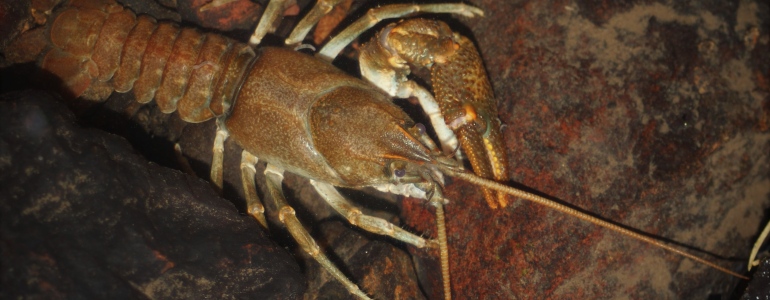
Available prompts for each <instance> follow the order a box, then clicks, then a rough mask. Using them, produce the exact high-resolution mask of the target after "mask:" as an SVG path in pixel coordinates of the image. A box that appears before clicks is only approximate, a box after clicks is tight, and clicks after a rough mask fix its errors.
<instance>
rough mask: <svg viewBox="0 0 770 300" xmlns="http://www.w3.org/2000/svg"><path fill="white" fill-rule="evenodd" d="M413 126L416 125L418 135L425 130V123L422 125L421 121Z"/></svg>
mask: <svg viewBox="0 0 770 300" xmlns="http://www.w3.org/2000/svg"><path fill="white" fill-rule="evenodd" d="M414 127H417V132H418V133H419V134H420V135H423V134H425V131H427V129H425V125H422V123H417V124H415V125H414Z"/></svg>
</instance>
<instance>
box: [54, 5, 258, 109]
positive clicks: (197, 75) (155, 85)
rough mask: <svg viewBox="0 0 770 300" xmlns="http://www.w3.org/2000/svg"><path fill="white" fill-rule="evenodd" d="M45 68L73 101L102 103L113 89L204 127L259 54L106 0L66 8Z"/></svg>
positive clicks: (224, 105)
mask: <svg viewBox="0 0 770 300" xmlns="http://www.w3.org/2000/svg"><path fill="white" fill-rule="evenodd" d="M49 36H50V41H51V44H52V49H51V50H49V51H48V53H46V55H45V56H44V58H43V60H42V67H43V69H46V70H49V71H50V72H52V73H53V74H55V75H57V76H58V77H59V78H61V79H62V80H63V84H64V86H65V89H66V91H67V92H68V93H69V94H70V96H73V97H83V98H86V99H90V100H104V99H106V98H107V97H108V96H109V95H110V94H111V93H112V91H113V90H114V91H118V92H127V91H129V90H132V89H133V91H134V94H135V96H136V99H137V101H139V102H142V103H146V102H149V101H151V100H152V99H155V100H156V102H157V104H158V106H159V107H160V109H161V111H163V112H164V113H171V112H174V111H175V110H178V111H179V115H180V117H181V118H182V119H183V120H185V121H187V122H192V123H196V122H202V121H206V120H208V119H211V118H213V117H215V116H219V115H222V114H223V113H225V112H226V111H227V110H228V109H229V105H230V101H231V100H230V99H233V98H234V97H233V96H234V95H235V93H236V92H237V88H238V85H239V84H240V83H241V78H242V76H243V74H244V71H245V69H246V68H248V66H249V64H250V63H251V61H253V59H254V57H255V54H254V52H253V51H252V50H251V48H250V47H249V46H248V45H245V44H241V43H237V42H234V41H232V40H231V39H228V38H225V37H222V36H219V35H216V34H211V33H200V32H198V31H197V30H195V29H189V28H185V29H180V28H179V27H177V26H176V25H175V24H173V23H167V22H157V21H156V20H155V19H153V18H151V17H147V16H136V15H135V14H134V13H133V12H131V11H129V10H127V9H124V8H123V7H122V6H120V5H118V4H116V3H114V2H110V1H104V2H101V3H99V4H98V5H97V4H80V5H79V6H78V5H77V4H75V6H71V7H68V8H66V9H64V10H63V11H61V12H60V13H59V14H58V16H57V17H56V18H55V19H54V21H53V22H52V25H51V27H50V35H49Z"/></svg>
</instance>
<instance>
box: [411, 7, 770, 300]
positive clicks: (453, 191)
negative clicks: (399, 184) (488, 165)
mask: <svg viewBox="0 0 770 300" xmlns="http://www.w3.org/2000/svg"><path fill="white" fill-rule="evenodd" d="M473 4H475V5H478V6H479V7H480V8H482V9H483V10H484V11H485V12H486V16H485V17H484V18H482V19H478V20H470V21H468V22H467V23H466V24H468V27H469V29H470V31H471V32H472V33H473V34H474V37H475V39H476V41H477V44H478V46H479V49H480V51H481V54H482V57H483V59H484V61H485V64H486V66H487V71H488V73H489V75H490V78H491V80H492V82H493V85H494V89H495V93H496V96H497V99H498V101H499V103H498V107H499V109H500V115H499V117H500V119H501V120H502V122H503V124H505V125H506V126H505V127H504V129H503V131H504V136H505V138H506V145H507V151H508V157H509V162H510V167H511V173H510V175H511V178H512V181H513V182H515V183H516V184H517V185H520V186H525V187H527V188H530V189H532V190H534V191H539V192H540V193H542V194H544V195H548V196H551V197H553V198H556V199H561V200H563V202H565V203H569V204H572V205H574V206H576V207H579V208H582V209H585V210H587V211H591V212H595V213H596V214H598V215H600V216H603V217H605V218H607V219H610V220H615V221H618V222H620V223H623V224H627V225H629V226H631V227H633V228H637V229H639V230H642V231H645V232H649V233H652V234H655V235H658V236H661V237H663V238H667V239H670V240H674V241H677V242H681V243H684V244H686V245H690V246H692V247H696V248H699V249H703V250H707V251H711V252H713V253H716V254H720V255H723V256H726V257H735V258H737V260H736V261H733V262H731V261H725V260H719V259H716V258H710V260H713V261H717V262H718V263H720V264H721V265H724V266H728V267H732V268H733V270H735V271H738V272H744V270H745V268H746V266H745V265H746V262H745V260H746V259H745V258H747V257H748V253H749V252H750V250H751V245H752V243H753V240H754V238H756V235H758V232H759V231H760V230H761V228H762V226H764V223H763V222H765V221H766V220H767V215H766V211H767V209H768V207H769V206H770V177H769V176H770V161H769V160H768V159H769V157H768V155H770V98H769V97H770V96H769V95H770V84H768V78H770V7H768V4H767V2H766V1H731V2H718V3H717V2H703V1H685V2H681V1H677V2H671V3H661V2H650V1H620V2H615V1H475V2H473ZM446 195H447V196H448V197H449V198H450V199H452V200H454V201H453V202H452V203H451V204H450V205H449V206H448V207H447V219H448V223H447V227H448V235H449V248H450V252H451V254H450V256H451V259H450V262H451V267H450V269H451V273H452V276H453V278H452V287H453V291H454V296H455V297H456V298H459V299H469V298H470V299H513V298H518V299H609V298H629V299H706V298H709V297H717V296H728V295H729V294H730V293H731V289H732V286H733V285H734V284H735V280H734V279H733V278H731V277H730V276H728V275H725V274H721V273H719V272H718V271H715V270H712V269H709V268H707V267H704V266H700V265H696V264H694V263H693V262H692V261H689V260H687V259H683V258H680V257H678V256H676V255H673V254H670V253H666V252H665V251H663V250H659V249H656V248H654V247H652V246H649V245H644V244H642V243H640V242H637V241H634V240H630V239H628V238H625V237H622V236H619V235H618V234H615V233H611V232H609V231H608V230H604V229H600V228H598V227H596V226H593V225H588V224H586V223H584V222H582V221H580V220H576V219H574V218H571V217H569V216H565V215H563V214H561V213H558V212H554V211H551V210H549V209H547V208H544V207H538V206H536V205H534V204H530V203H525V202H522V201H516V202H513V203H512V205H510V206H509V207H507V208H506V209H498V210H490V209H489V208H488V207H487V206H486V204H485V202H484V200H483V199H482V197H481V193H480V192H479V191H478V189H476V188H474V187H472V186H470V185H468V184H465V183H463V182H458V181H455V182H454V183H452V184H450V185H449V189H448V191H447V192H446ZM404 206H405V209H404V210H403V211H404V215H405V216H406V218H407V219H408V220H409V221H408V224H410V225H412V226H414V227H416V228H417V231H418V232H419V231H421V230H429V229H430V228H432V226H431V225H430V224H432V221H431V218H430V216H431V215H430V214H427V213H425V212H424V210H423V209H422V206H421V204H420V203H415V202H412V201H405V202H404ZM420 224H428V225H424V226H426V227H419V226H421V225H420Z"/></svg>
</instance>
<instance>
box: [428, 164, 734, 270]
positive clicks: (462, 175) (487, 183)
mask: <svg viewBox="0 0 770 300" xmlns="http://www.w3.org/2000/svg"><path fill="white" fill-rule="evenodd" d="M438 168H439V170H441V171H442V172H443V173H444V174H446V175H449V176H452V177H455V178H459V179H462V180H464V181H467V182H470V183H472V184H475V185H478V186H481V187H485V188H489V189H493V190H496V191H498V192H501V193H505V194H508V195H511V196H514V197H518V198H521V199H524V200H528V201H532V202H536V203H538V204H540V205H545V206H547V207H549V208H552V209H555V210H558V211H560V212H563V213H566V214H568V215H571V216H574V217H576V218H579V219H582V220H585V221H588V222H590V223H593V224H596V225H598V226H601V227H604V228H607V229H610V230H612V231H615V232H617V233H620V234H622V235H625V236H627V237H630V238H634V239H636V240H639V241H642V242H645V243H648V244H652V245H654V246H656V247H658V248H663V249H665V250H668V251H671V252H674V253H676V254H679V255H681V256H684V257H686V258H689V259H692V260H694V261H697V262H699V263H701V264H704V265H707V266H709V267H712V268H714V269H717V270H719V271H721V272H724V273H727V274H730V275H732V276H735V277H738V278H741V279H746V280H748V279H749V278H748V277H746V276H743V275H741V274H738V273H736V272H733V271H731V270H729V269H727V268H724V267H721V266H718V265H716V264H714V263H712V262H709V261H707V260H705V259H703V258H700V257H697V256H695V255H693V254H690V253H687V252H685V251H683V250H680V249H677V248H674V247H673V246H671V245H669V244H666V243H664V242H663V241H660V240H657V239H654V238H651V237H649V236H645V235H642V234H639V233H637V232H634V231H632V230H629V229H626V228H624V227H621V226H620V225H617V224H614V223H610V222H608V221H605V220H602V219H599V218H597V217H594V216H592V215H589V214H586V213H584V212H581V211H578V210H576V209H574V208H571V207H569V206H566V205H563V204H560V203H557V202H556V201H553V200H550V199H547V198H544V197H541V196H538V195H535V194H532V193H529V192H525V191H522V190H520V189H516V188H513V187H509V186H507V185H503V184H500V183H497V182H495V181H492V180H488V179H484V178H481V177H478V176H476V175H473V174H470V173H467V172H465V171H458V170H454V169H452V168H450V167H446V166H441V165H439V166H438Z"/></svg>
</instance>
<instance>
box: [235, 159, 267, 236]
mask: <svg viewBox="0 0 770 300" xmlns="http://www.w3.org/2000/svg"><path fill="white" fill-rule="evenodd" d="M258 161H259V159H258V158H257V157H256V156H254V155H252V154H251V153H249V152H247V151H246V150H243V152H241V184H242V185H243V193H244V195H246V210H247V211H248V213H249V215H251V216H252V217H254V219H256V220H257V222H259V224H260V225H262V227H263V228H265V229H267V220H266V219H265V206H264V205H262V202H261V201H259V196H257V187H256V185H255V183H254V177H255V175H256V173H257V170H256V168H255V165H256V164H257V162H258Z"/></svg>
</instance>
